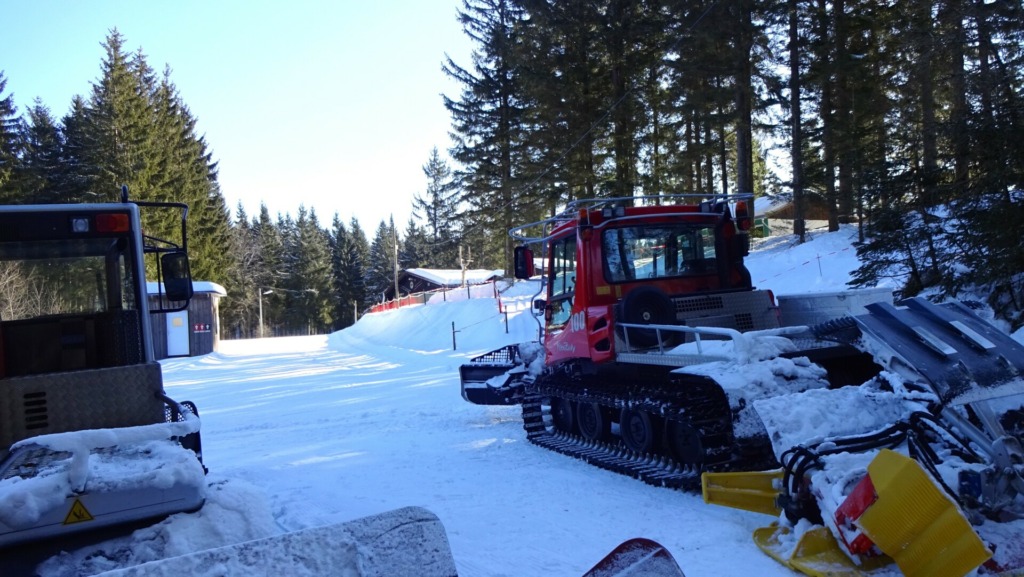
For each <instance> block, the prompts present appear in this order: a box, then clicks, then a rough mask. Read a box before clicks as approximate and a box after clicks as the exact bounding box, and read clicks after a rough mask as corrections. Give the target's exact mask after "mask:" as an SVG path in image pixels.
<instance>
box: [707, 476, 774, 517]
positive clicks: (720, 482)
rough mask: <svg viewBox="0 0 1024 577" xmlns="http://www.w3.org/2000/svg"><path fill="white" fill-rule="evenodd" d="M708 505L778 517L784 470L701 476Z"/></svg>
mask: <svg viewBox="0 0 1024 577" xmlns="http://www.w3.org/2000/svg"><path fill="white" fill-rule="evenodd" d="M700 483H701V492H702V494H703V495H704V502H705V503H710V504H712V505H722V506H724V507H732V508H733V509H743V510H745V511H754V512H756V513H764V514H766V515H772V516H773V517H778V516H779V514H780V513H781V512H782V509H780V508H779V505H778V504H777V503H776V499H777V498H778V496H779V493H781V492H782V490H781V488H780V486H781V484H782V469H777V470H775V471H751V472H741V473H704V474H702V475H701V476H700Z"/></svg>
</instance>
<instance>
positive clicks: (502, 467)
mask: <svg viewBox="0 0 1024 577" xmlns="http://www.w3.org/2000/svg"><path fill="white" fill-rule="evenodd" d="M855 234H856V231H855V230H854V229H852V228H845V229H843V230H842V231H840V232H838V233H829V234H825V233H819V234H815V235H813V237H812V238H813V240H812V241H811V242H810V243H807V244H805V245H799V246H797V245H794V243H793V242H792V237H778V238H772V239H769V240H767V241H765V242H763V243H761V244H760V245H759V246H758V247H757V249H756V250H755V252H754V253H753V254H752V255H751V257H750V258H749V260H748V266H749V268H750V270H751V272H752V275H753V279H754V282H755V284H757V285H758V286H759V287H760V288H771V289H773V290H774V291H775V293H776V294H777V295H786V294H796V293H803V292H809V291H836V290H842V289H844V288H845V283H846V281H847V280H848V279H849V278H850V272H851V271H852V270H853V269H855V268H856V256H855V253H854V251H853V250H852V248H851V242H852V240H853V239H854V238H855ZM535 289H536V285H535V284H533V283H519V284H517V285H515V286H513V287H512V288H510V289H509V290H507V291H506V292H504V294H503V295H502V297H501V299H500V302H501V306H502V307H504V310H506V311H507V312H508V321H507V322H508V324H507V332H506V317H505V315H504V314H501V313H500V312H499V310H498V301H497V300H496V299H494V298H493V297H492V295H490V294H477V295H474V297H475V298H471V299H468V300H467V299H466V298H465V297H466V296H467V295H466V294H464V293H463V292H456V293H451V294H449V295H448V297H447V299H448V300H446V301H444V302H432V303H431V304H428V305H424V306H417V307H410V308H406V309H403V310H399V311H390V312H384V313H378V314H374V315H369V316H366V317H364V318H363V319H361V320H360V321H359V322H358V323H357V324H356V325H355V326H353V327H350V328H349V329H346V330H344V331H340V332H338V333H335V334H332V335H329V336H317V337H301V338H268V339H261V340H243V341H222V342H221V347H220V351H219V352H217V353H213V354H210V355H205V356H203V357H196V358H188V359H173V360H167V361H164V363H163V365H164V379H165V386H166V387H167V389H168V392H169V394H170V395H171V396H172V397H174V398H176V399H178V400H185V399H189V400H192V401H194V402H196V404H197V405H198V406H199V409H200V414H201V421H202V439H203V448H204V458H205V463H206V465H207V466H208V467H209V469H210V473H209V475H208V477H207V479H208V482H209V490H208V497H207V503H206V505H205V506H204V507H203V509H202V510H200V511H199V512H196V513H191V514H178V515H174V516H172V517H170V518H168V519H166V520H164V521H162V522H160V523H157V524H155V525H153V526H150V527H147V528H144V529H141V530H138V531H136V532H135V533H133V534H132V535H130V536H125V537H121V538H117V539H113V540H111V541H107V542H105V543H102V544H99V545H95V546H89V547H86V548H83V549H79V550H75V551H70V552H65V553H62V554H61V555H59V556H56V557H53V558H51V559H49V560H47V561H45V562H44V563H43V564H42V565H40V566H39V568H38V569H37V570H38V572H39V573H40V574H41V575H44V576H62V577H64V576H71V575H88V574H93V573H97V572H101V571H104V570H109V569H115V568H120V567H130V566H134V565H138V564H141V563H144V562H148V561H151V560H156V559H162V558H167V557H173V556H178V555H182V554H185V553H189V552H192V551H196V550H202V549H208V548H212V547H217V546H221V545H225V544H232V543H238V542H242V541H245V540H249V539H254V538H259V537H265V536H270V535H275V534H280V533H283V532H288V531H294V530H297V529H302V528H308V527H316V526H321V525H328V524H333V523H339V522H343V521H347V520H351V519H356V518H359V517H364V516H368V515H374V514H376V513H380V512H383V511H387V510H391V509H396V508H399V507H404V506H407V505H418V506H422V507H425V508H427V509H429V510H431V511H433V512H434V513H435V514H436V515H438V517H439V518H440V519H441V521H442V522H443V523H444V526H445V528H446V530H447V535H448V539H449V542H450V545H451V550H452V554H453V556H454V558H455V562H456V566H457V568H458V571H459V574H460V575H462V576H463V577H473V576H489V577H499V576H516V577H520V576H525V577H528V576H531V575H537V576H545V577H547V576H553V575H559V576H561V575H564V576H574V575H582V574H583V573H584V572H585V571H586V570H587V569H589V568H590V567H591V566H592V565H593V564H594V563H596V562H597V561H598V560H600V559H601V558H602V557H603V556H604V555H605V554H606V553H608V551H610V550H611V549H612V548H613V547H615V546H616V545H617V544H618V543H620V542H622V541H624V540H626V539H629V538H631V537H637V536H643V537H648V538H651V539H654V540H656V541H659V542H660V543H662V544H663V545H664V546H665V547H666V548H667V549H668V550H669V551H670V552H671V553H672V554H673V555H674V556H675V558H676V560H677V561H678V562H679V564H680V565H681V566H682V568H683V569H684V571H685V572H686V574H687V575H688V576H689V577H702V576H707V577H710V576H716V577H717V576H723V575H760V576H766V577H772V576H792V575H794V573H793V572H791V571H790V570H788V569H786V568H784V567H783V566H781V565H779V564H778V563H776V562H775V561H773V560H772V559H770V558H769V557H767V556H765V555H764V554H762V553H761V552H760V551H759V550H758V549H757V547H756V546H755V545H754V544H753V542H752V540H751V533H752V532H753V530H754V529H756V528H758V527H761V526H765V525H767V524H768V523H769V522H770V521H771V520H772V519H771V518H770V517H766V516H763V515H758V514H755V513H748V512H743V511H737V510H730V509H726V508H721V507H713V506H708V505H705V504H704V503H703V502H702V501H701V498H700V496H699V495H692V494H687V493H682V492H678V491H672V490H668V489H661V488H656V487H651V486H648V485H645V484H643V483H641V482H639V481H636V480H634V479H631V478H627V477H624V476H621V475H617V474H614V473H610V472H606V471H603V470H600V469H597V468H594V467H592V466H589V465H587V464H585V463H583V462H581V461H577V460H574V459H571V458H568V457H565V456H562V455H559V454H556V453H553V452H550V451H547V450H544V449H541V448H538V447H536V446H534V445H531V444H530V443H528V442H527V441H526V438H525V434H524V432H523V429H522V425H521V421H520V415H519V408H518V407H482V406H475V405H471V404H469V403H466V402H465V401H463V400H462V398H461V396H460V394H459V378H458V367H459V365H461V364H462V363H464V362H465V361H466V360H467V359H469V358H471V357H473V356H475V355H478V354H481V353H484V352H487V351H489V350H492V349H494V348H497V347H499V346H501V345H504V344H507V343H515V342H521V341H527V340H531V339H533V338H535V336H536V333H537V325H536V323H535V321H534V320H533V319H532V318H531V316H530V315H529V314H528V310H529V302H530V301H531V299H532V297H533V292H534V290H535ZM453 329H454V330H455V331H456V332H455V333H454V336H453ZM453 338H454V341H455V344H456V347H457V348H456V350H453V349H452V345H453ZM1021 338H1022V336H1021V335H1020V334H1018V339H1019V340H1020V339H1021ZM0 506H2V505H0ZM231 569H232V568H231V567H227V568H225V570H226V573H225V574H228V575H230V574H232V572H231Z"/></svg>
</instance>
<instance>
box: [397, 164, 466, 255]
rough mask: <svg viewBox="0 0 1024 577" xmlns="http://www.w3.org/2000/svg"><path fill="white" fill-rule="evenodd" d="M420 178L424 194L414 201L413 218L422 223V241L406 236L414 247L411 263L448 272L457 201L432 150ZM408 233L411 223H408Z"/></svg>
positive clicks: (449, 178) (453, 248)
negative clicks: (425, 184)
mask: <svg viewBox="0 0 1024 577" xmlns="http://www.w3.org/2000/svg"><path fill="white" fill-rule="evenodd" d="M423 174H424V175H425V176H426V177H427V190H426V192H425V193H424V194H422V195H420V194H417V195H415V196H414V198H413V203H412V207H413V216H415V217H416V218H418V219H421V220H422V221H423V223H424V226H423V230H422V234H423V237H424V238H423V239H422V241H424V242H420V240H421V239H415V240H414V239H413V238H411V237H410V236H409V234H407V235H406V240H407V242H412V243H417V244H419V245H420V246H417V251H416V252H417V255H416V257H415V258H413V259H412V260H413V261H415V262H416V263H417V264H415V265H413V266H422V267H427V268H446V267H447V268H450V267H452V266H454V263H455V260H456V258H457V257H456V252H457V248H456V246H457V242H458V241H457V236H458V234H457V230H456V228H455V227H456V226H457V218H458V208H459V207H458V198H457V196H456V195H457V191H456V190H455V187H454V186H453V182H452V171H451V169H450V168H449V167H448V163H447V162H445V161H444V160H443V159H442V158H441V156H440V154H439V153H438V151H437V147H434V149H433V150H431V152H430V158H429V159H428V160H427V163H426V164H424V165H423ZM409 226H410V231H409V232H410V233H413V232H416V233H419V231H418V230H416V231H414V230H412V227H413V223H411V222H410V223H409Z"/></svg>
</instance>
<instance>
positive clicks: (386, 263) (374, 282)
mask: <svg viewBox="0 0 1024 577" xmlns="http://www.w3.org/2000/svg"><path fill="white" fill-rule="evenodd" d="M399 244H400V243H399V240H398V231H397V230H396V229H395V219H394V218H391V219H389V221H388V223H385V222H384V221H383V220H381V221H380V224H379V225H378V226H377V232H376V234H375V235H374V237H373V242H372V243H371V244H370V258H369V261H368V266H367V271H366V273H367V274H366V279H367V283H366V285H367V286H366V289H367V293H368V294H367V297H368V298H370V299H372V301H371V302H381V301H382V300H383V299H384V293H385V291H389V290H390V291H394V290H395V275H396V273H397V270H398V266H399V264H398V260H397V259H398V255H399V252H400V250H401V247H400V246H399ZM395 297H396V298H397V297H398V295H395Z"/></svg>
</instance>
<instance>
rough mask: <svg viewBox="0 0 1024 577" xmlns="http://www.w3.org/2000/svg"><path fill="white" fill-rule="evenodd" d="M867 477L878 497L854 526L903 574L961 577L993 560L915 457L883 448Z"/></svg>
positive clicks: (968, 524)
mask: <svg viewBox="0 0 1024 577" xmlns="http://www.w3.org/2000/svg"><path fill="white" fill-rule="evenodd" d="M868 475H869V476H870V477H871V482H872V483H873V484H874V486H875V493H876V495H877V496H878V498H877V500H876V501H875V502H874V503H873V504H871V505H870V506H869V507H868V508H867V509H866V510H865V511H864V514H863V515H861V516H860V518H858V519H857V520H856V524H857V525H858V526H859V527H860V528H861V530H862V531H863V532H864V534H865V535H867V536H868V537H869V538H870V539H871V540H872V541H874V543H875V545H877V546H878V548H879V549H881V550H882V551H884V552H885V553H886V554H888V555H890V556H892V558H893V559H894V560H895V561H896V564H897V565H899V566H900V569H901V570H902V571H903V574H904V575H907V576H908V577H916V576H921V577H924V576H929V577H946V576H949V577H960V576H962V575H965V574H967V573H968V572H970V571H971V570H973V569H974V568H975V567H977V566H978V565H980V564H981V563H983V562H985V561H986V560H987V559H988V558H989V557H991V556H992V553H991V552H990V551H989V550H988V549H987V548H986V547H985V544H984V543H982V541H981V539H980V538H979V537H978V534H977V533H975V532H974V530H973V529H972V528H971V525H970V523H968V521H967V519H966V518H964V516H963V514H961V513H960V509H959V507H958V506H957V505H956V503H954V502H953V501H952V500H951V499H950V498H949V497H948V496H946V495H945V493H943V492H942V490H941V489H939V488H938V487H937V486H936V485H935V482H934V481H933V480H932V479H931V477H930V476H929V475H928V473H926V472H925V471H924V470H923V469H921V467H920V465H918V464H917V462H916V461H914V460H913V459H911V458H909V457H905V456H903V455H901V454H899V453H896V452H893V451H890V450H888V449H883V450H882V451H881V452H880V453H879V454H878V456H877V457H875V458H874V459H873V460H872V461H871V464H869V465H868Z"/></svg>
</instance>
